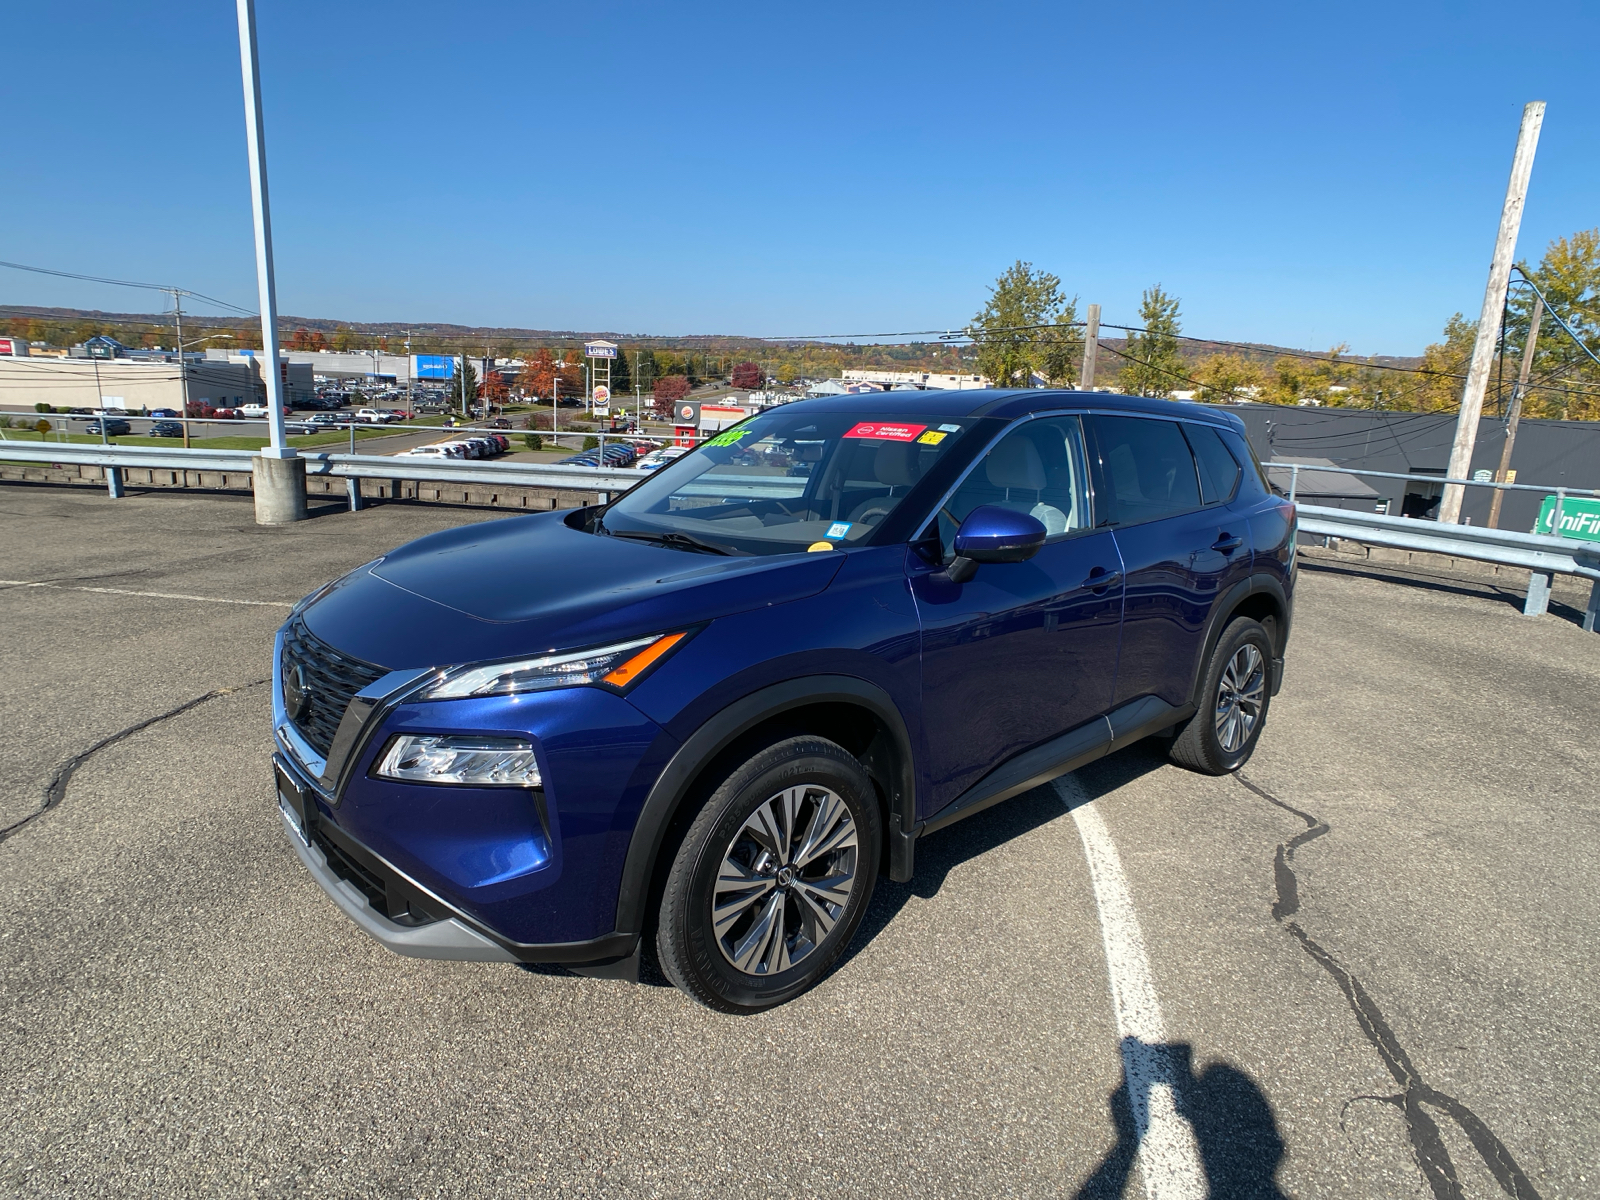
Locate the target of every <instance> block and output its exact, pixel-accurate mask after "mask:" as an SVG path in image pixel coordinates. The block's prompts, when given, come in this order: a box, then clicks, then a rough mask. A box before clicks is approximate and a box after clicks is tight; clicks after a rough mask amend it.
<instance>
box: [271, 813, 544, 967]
mask: <svg viewBox="0 0 1600 1200" xmlns="http://www.w3.org/2000/svg"><path fill="white" fill-rule="evenodd" d="M283 824H284V828H285V829H287V830H288V833H289V840H290V842H291V843H293V845H294V852H295V853H296V854H297V855H299V856H300V861H301V862H302V863H304V864H305V868H306V870H308V871H310V872H311V878H313V879H315V880H316V881H317V883H318V884H319V885H320V886H321V888H322V890H323V891H325V892H327V893H328V897H329V899H331V900H332V901H333V902H334V903H335V904H337V905H338V906H339V910H340V911H341V912H343V913H344V915H345V916H347V917H349V918H350V919H351V920H352V921H354V922H355V923H356V924H357V925H359V926H360V927H361V929H362V931H363V932H364V933H366V934H367V935H368V936H369V937H371V938H373V939H375V940H376V941H379V942H381V943H382V944H383V945H385V946H387V947H388V948H389V949H390V950H393V951H394V952H395V953H396V954H405V955H408V956H409V957H411V958H443V959H454V960H457V961H465V962H517V961H518V959H517V956H516V955H514V954H512V953H511V951H509V950H507V949H506V948H505V947H504V946H501V945H499V944H497V943H496V942H493V941H490V940H489V939H488V938H486V937H484V935H483V934H481V933H479V932H478V931H477V930H475V929H472V928H470V927H469V926H467V925H466V924H464V923H463V922H462V921H461V920H460V919H459V918H456V917H447V918H445V919H444V920H439V921H431V922H429V923H428V924H425V925H409V926H408V925H400V924H398V923H396V922H394V921H391V920H389V918H388V917H385V916H383V915H382V914H380V913H379V912H377V911H376V910H375V909H374V908H373V907H372V905H371V903H370V902H369V901H368V900H367V897H366V894H365V893H363V892H362V890H361V889H360V888H358V887H356V885H355V884H353V883H351V882H349V881H348V880H345V879H341V878H340V877H339V876H338V875H336V874H334V872H333V868H332V867H330V866H329V865H328V858H327V855H325V854H323V852H322V850H321V848H320V847H318V846H315V845H313V844H312V843H310V842H308V841H306V840H305V839H304V838H302V837H301V836H300V831H299V829H298V828H296V826H295V823H294V820H293V818H291V817H290V815H289V814H288V813H287V812H285V813H283Z"/></svg>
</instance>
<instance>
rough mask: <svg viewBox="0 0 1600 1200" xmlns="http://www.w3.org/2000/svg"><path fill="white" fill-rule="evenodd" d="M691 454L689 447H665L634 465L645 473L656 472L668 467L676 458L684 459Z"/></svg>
mask: <svg viewBox="0 0 1600 1200" xmlns="http://www.w3.org/2000/svg"><path fill="white" fill-rule="evenodd" d="M687 453H689V448H688V447H687V446H663V447H661V449H659V450H652V451H651V452H650V453H648V454H646V455H645V456H644V457H643V458H641V459H640V460H639V461H638V462H637V463H635V464H634V465H635V466H636V467H638V468H639V469H640V470H643V471H654V470H656V469H658V468H660V467H664V466H666V465H667V464H668V463H669V462H671V461H672V460H673V459H675V458H682V457H683V456H684V455H685V454H687Z"/></svg>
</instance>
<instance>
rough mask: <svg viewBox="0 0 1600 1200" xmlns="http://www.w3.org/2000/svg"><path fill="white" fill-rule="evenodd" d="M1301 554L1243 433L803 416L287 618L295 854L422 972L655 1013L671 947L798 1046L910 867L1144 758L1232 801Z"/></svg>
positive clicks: (697, 983) (1135, 416) (281, 654)
mask: <svg viewBox="0 0 1600 1200" xmlns="http://www.w3.org/2000/svg"><path fill="white" fill-rule="evenodd" d="M596 457H598V456H596ZM1295 538H1296V518H1295V508H1294V505H1293V504H1292V503H1291V502H1289V501H1288V500H1286V499H1284V498H1283V497H1280V496H1277V495H1275V494H1274V493H1273V492H1272V490H1271V488H1270V487H1269V485H1268V483H1267V480H1266V476H1265V473H1264V472H1263V471H1262V469H1261V467H1260V465H1259V464H1258V463H1257V461H1256V460H1255V457H1254V456H1253V455H1252V453H1251V451H1250V448H1249V444H1248V442H1247V441H1246V439H1245V429H1244V423H1243V421H1241V420H1240V418H1239V417H1238V416H1237V415H1236V414H1235V413H1232V412H1229V411H1227V410H1226V409H1224V408H1221V407H1219V406H1210V405H1196V404H1184V403H1175V402H1172V401H1168V400H1155V399H1144V398H1139V397H1130V396H1118V395H1110V394H1106V393H1094V394H1086V393H1074V392H1060V391H1047V390H1026V391H973V392H906V393H879V394H874V395H863V396H841V397H833V398H825V399H816V400H803V401H797V402H795V403H792V404H787V405H784V406H781V407H778V408H774V409H771V410H768V411H765V412H762V413H758V414H757V415H755V416H752V417H750V418H749V419H748V420H746V421H744V422H742V423H741V424H740V425H738V426H737V427H735V428H733V429H729V430H727V431H725V432H723V433H719V434H718V435H716V436H714V437H712V438H710V439H708V440H707V441H706V442H705V443H703V444H702V445H700V446H699V447H697V448H696V449H695V450H694V451H692V452H691V453H688V454H685V455H682V456H680V457H678V458H677V459H676V460H675V461H673V462H672V463H671V464H670V465H669V466H666V467H664V468H661V469H660V470H658V471H656V472H655V473H654V474H652V475H649V476H647V477H646V478H644V479H643V480H642V481H641V482H640V483H639V484H638V485H637V486H636V487H633V488H631V489H630V490H628V491H626V492H624V493H622V494H621V495H620V496H618V497H617V498H616V499H614V500H612V501H610V502H609V503H605V504H593V505H588V506H585V507H582V508H578V509H575V510H573V511H570V512H549V513H539V514H536V515H530V516H525V517H509V518H506V519H504V520H499V521H492V522H487V523H482V524H473V525H468V526H464V527H461V528H457V529H450V530H445V531H443V532H440V533H435V534H432V535H430V536H428V537H425V538H422V539H420V540H418V541H415V542H412V543H411V544H409V545H407V546H403V547H401V548H400V549H398V550H394V551H391V552H390V553H388V554H386V555H384V556H383V557H382V558H379V559H377V560H375V561H373V562H371V563H369V564H367V565H365V566H362V567H358V568H357V569H355V570H354V571H351V572H350V573H349V574H347V575H345V576H343V577H342V578H340V579H339V580H337V581H335V582H333V583H330V584H328V585H327V586H325V587H323V588H322V589H320V590H318V591H317V592H315V593H313V594H312V595H310V596H308V597H307V598H306V599H305V600H303V601H301V602H300V603H299V604H298V605H296V606H295V608H294V609H293V610H291V612H290V614H289V617H288V620H287V622H286V623H285V624H284V626H283V627H282V629H281V630H280V631H279V634H278V639H277V645H276V650H275V662H276V669H275V671H274V676H275V683H274V688H273V725H272V728H273V731H274V734H273V736H274V742H275V744H274V747H273V748H274V751H275V754H274V765H275V778H276V791H277V797H278V800H277V803H278V806H279V808H280V810H281V812H282V814H283V820H284V826H285V833H286V835H287V836H288V837H289V838H290V839H291V842H292V845H293V847H294V849H295V852H296V854H297V855H298V856H299V858H300V860H301V862H302V863H303V864H304V866H305V867H306V869H307V870H308V871H309V872H310V874H311V875H312V877H313V878H314V879H315V880H316V882H317V883H318V884H319V885H320V886H321V887H322V888H323V890H324V891H325V892H326V893H327V895H328V897H329V899H330V901H331V902H332V904H333V905H335V906H337V907H338V908H339V909H340V910H341V911H342V912H343V913H344V914H345V915H346V916H347V917H349V918H350V919H352V920H354V921H355V922H357V923H358V924H359V925H360V927H361V928H362V929H363V930H364V931H365V932H366V933H368V934H369V935H371V936H373V937H374V938H376V939H377V940H378V941H380V942H381V943H383V944H384V945H386V946H388V947H389V948H391V949H393V950H395V951H397V952H399V953H402V954H411V955H416V956H419V957H431V958H454V959H478V960H482V961H491V962H500V963H505V962H518V961H520V962H529V963H563V964H566V965H568V966H569V968H571V969H573V970H576V971H578V972H579V973H585V974H597V975H602V976H607V977H611V978H618V977H621V978H632V979H637V978H638V977H639V966H640V959H641V951H642V943H643V942H644V941H645V940H646V939H648V940H649V941H650V942H652V943H653V955H652V957H653V958H654V959H655V961H656V962H657V963H658V964H659V966H660V967H661V969H662V971H663V972H664V973H665V975H666V976H667V978H668V979H670V980H671V981H672V982H673V983H674V984H676V985H677V986H678V987H679V988H681V989H682V990H683V991H684V992H685V993H687V994H688V995H689V996H691V997H693V998H694V999H696V1000H698V1001H699V1002H701V1003H703V1004H706V1005H708V1006H710V1007H712V1008H716V1009H719V1010H722V1011H725V1012H735V1013H748V1012H754V1011H758V1010H761V1009H765V1008H770V1007H772V1006H773V1005H776V1004H780V1003H782V1002H784V1001H786V1000H788V999H790V998H792V997H794V996H797V995H799V994H800V993H801V992H803V991H805V990H806V989H807V988H809V987H811V986H812V985H813V984H814V983H816V982H817V981H818V980H819V979H821V978H822V977H823V976H824V975H826V974H827V972H828V971H829V970H830V969H831V968H832V967H833V965H834V964H835V963H836V962H837V961H839V959H840V956H841V955H842V954H843V953H844V952H845V949H846V947H847V946H848V945H849V943H850V941H851V939H852V938H853V937H854V936H855V934H856V931H857V929H858V927H859V925H860V924H861V921H862V918H863V916H864V915H865V913H866V911H867V909H868V907H869V905H870V904H871V901H872V897H873V892H874V889H875V887H876V884H877V882H878V878H879V874H880V872H884V873H887V875H888V877H889V878H890V879H892V880H895V881H898V882H907V881H910V880H911V879H912V878H913V874H914V871H915V868H916V859H917V853H918V839H919V838H920V837H922V836H924V835H926V834H930V833H934V832H936V831H938V830H941V829H945V828H947V827H948V826H950V825H952V824H954V823H956V822H957V821H959V820H961V819H963V818H965V817H968V816H970V815H972V814H974V813H979V812H983V811H985V810H987V809H988V808H989V807H990V806H992V805H994V804H997V803H1000V802H1002V801H1004V800H1007V799H1010V798H1012V797H1014V796H1019V795H1022V794H1024V793H1027V792H1030V791H1032V790H1033V789H1034V788H1036V787H1038V786H1039V785H1040V784H1043V783H1045V782H1048V781H1049V780H1051V779H1054V778H1057V777H1059V776H1062V775H1064V774H1066V773H1068V772H1070V771H1075V770H1077V769H1078V768H1079V767H1081V766H1084V765H1085V764H1087V763H1090V762H1093V761H1094V760H1096V759H1098V758H1100V757H1102V756H1104V755H1107V754H1110V753H1112V752H1114V751H1117V750H1120V749H1122V748H1123V747H1125V746H1128V745H1131V744H1133V743H1134V742H1137V741H1141V740H1143V739H1145V738H1156V739H1159V742H1158V744H1159V745H1160V746H1161V747H1162V749H1164V750H1165V751H1166V753H1167V754H1168V756H1170V757H1171V758H1172V759H1173V760H1174V761H1175V762H1176V763H1178V764H1179V765H1181V766H1184V767H1187V768H1189V769H1191V770H1195V771H1199V772H1202V773H1205V774H1210V775H1224V774H1228V773H1230V772H1233V771H1236V770H1238V769H1239V768H1240V767H1241V766H1242V765H1243V764H1244V763H1245V762H1246V761H1248V760H1249V758H1250V756H1251V754H1252V753H1253V752H1254V750H1255V748H1256V745H1257V743H1258V741H1259V739H1260V737H1261V735H1262V730H1263V728H1264V727H1265V723H1266V721H1267V719H1268V715H1269V706H1270V704H1271V702H1272V697H1273V696H1274V694H1275V693H1276V692H1277V691H1278V687H1279V684H1280V682H1281V681H1282V679H1283V664H1284V653H1285V647H1286V645H1287V641H1288V637H1289V634H1290V629H1291V620H1292V614H1293V593H1294V584H1295V561H1296V559H1295V555H1294V553H1293V550H1294V543H1295ZM1141 761H1142V760H1141ZM1139 769H1140V770H1144V769H1147V768H1146V767H1144V766H1140V767H1139ZM985 862H986V860H984V859H982V858H979V859H975V860H973V863H972V864H971V865H974V866H975V867H976V868H977V869H979V870H982V869H984V868H985ZM303 928H304V933H303V934H302V936H308V937H314V936H315V928H316V926H315V924H314V919H313V920H312V921H307V922H306V923H305V924H304V926H303ZM1080 949H1082V950H1083V951H1084V952H1085V953H1088V952H1091V951H1092V950H1093V948H1091V947H1081V948H1080ZM1070 952H1071V950H1070V949H1069V951H1068V953H1070ZM1095 952H1097V951H1095ZM873 957H874V956H871V955H862V956H858V957H856V958H854V959H852V960H850V961H851V969H852V970H856V971H864V970H867V969H868V967H869V963H870V961H871V960H872V959H873ZM937 999H938V997H937V996H936V995H934V994H933V993H931V992H930V1002H932V1003H935V1004H936V1003H937Z"/></svg>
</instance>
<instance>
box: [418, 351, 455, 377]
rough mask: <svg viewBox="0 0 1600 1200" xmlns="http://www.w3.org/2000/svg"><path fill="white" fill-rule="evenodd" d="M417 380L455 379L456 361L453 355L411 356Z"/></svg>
mask: <svg viewBox="0 0 1600 1200" xmlns="http://www.w3.org/2000/svg"><path fill="white" fill-rule="evenodd" d="M411 361H412V365H413V368H414V374H415V377H416V378H417V379H454V378H455V377H456V360H455V356H454V355H451V354H414V355H412V356H411Z"/></svg>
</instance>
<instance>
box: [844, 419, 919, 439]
mask: <svg viewBox="0 0 1600 1200" xmlns="http://www.w3.org/2000/svg"><path fill="white" fill-rule="evenodd" d="M926 428H927V426H926V425H891V424H886V423H885V422H883V421H862V422H861V423H860V424H859V425H857V426H856V427H855V428H854V429H852V430H850V431H849V432H848V433H846V434H845V437H850V438H885V439H887V440H888V441H891V442H909V441H910V440H911V439H912V438H914V437H916V436H917V434H919V433H921V432H922V431H923V430H924V429H926Z"/></svg>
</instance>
